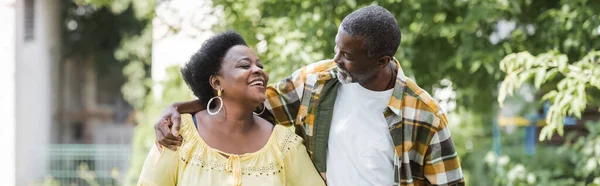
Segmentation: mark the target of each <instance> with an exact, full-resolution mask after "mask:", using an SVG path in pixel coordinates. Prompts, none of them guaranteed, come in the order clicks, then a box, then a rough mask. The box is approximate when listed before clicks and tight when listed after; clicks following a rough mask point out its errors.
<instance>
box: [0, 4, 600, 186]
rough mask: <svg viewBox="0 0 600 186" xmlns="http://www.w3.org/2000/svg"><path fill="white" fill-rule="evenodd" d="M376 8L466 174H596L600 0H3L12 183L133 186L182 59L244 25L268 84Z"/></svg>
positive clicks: (599, 181)
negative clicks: (392, 20) (345, 23)
mask: <svg viewBox="0 0 600 186" xmlns="http://www.w3.org/2000/svg"><path fill="white" fill-rule="evenodd" d="M371 4H377V5H380V6H383V7H385V8H387V9H388V10H389V11H390V12H392V13H393V14H394V15H395V16H396V19H397V20H398V24H399V25H400V28H401V30H402V42H401V45H400V48H399V50H398V52H397V54H396V56H395V57H396V58H397V59H398V60H399V61H400V63H401V65H402V67H403V69H404V70H405V73H406V74H407V76H409V77H410V78H412V79H414V80H416V81H417V82H418V84H419V85H420V86H421V87H423V88H424V89H426V90H427V91H428V92H429V93H430V94H431V95H432V96H433V97H434V98H435V99H437V101H438V102H439V104H440V105H441V107H442V108H443V109H444V110H445V111H446V112H447V113H448V117H449V120H450V128H451V130H452V135H453V138H454V143H455V145H456V148H457V151H458V153H459V156H460V159H461V164H462V166H463V171H464V174H465V178H466V181H467V183H468V185H600V110H599V106H600V63H599V62H598V58H599V57H600V40H599V38H600V16H599V14H598V12H600V1H597V0H469V1H467V0H455V1H444V0H383V1H366V0H333V1H331V0H311V1H301V0H212V1H211V0H118V1H112V0H0V17H1V18H2V19H3V21H2V23H1V24H0V61H2V63H1V67H0V77H1V78H0V86H1V87H3V88H2V91H0V95H1V97H0V99H1V100H2V101H1V104H0V117H1V118H3V120H4V122H2V124H1V125H0V128H1V130H0V146H1V147H2V151H0V164H1V166H0V183H1V185H90V186H97V185H134V184H135V183H136V181H137V177H138V175H139V172H140V169H141V166H142V164H143V162H144V160H145V157H146V154H147V153H148V151H149V148H150V147H151V145H153V142H154V139H155V136H154V130H153V128H152V125H153V124H154V122H155V121H156V120H157V118H158V117H159V116H160V113H161V111H162V109H163V108H164V107H165V106H167V105H168V104H170V103H172V102H174V101H185V100H190V99H193V96H192V94H191V93H190V91H189V90H188V88H187V86H186V85H185V83H184V82H183V81H182V79H181V78H180V75H179V71H178V69H179V66H180V65H181V64H183V63H185V62H186V61H187V59H188V58H189V57H190V56H191V54H192V53H194V52H195V51H196V50H197V49H199V47H200V46H201V44H202V42H203V41H204V40H205V39H206V38H208V37H209V36H211V35H213V34H214V33H218V32H221V31H225V30H229V29H234V30H236V31H238V32H240V33H241V34H242V35H243V36H244V38H245V39H246V40H247V41H248V42H249V44H250V46H251V47H252V48H254V49H255V51H257V53H258V54H259V56H260V57H261V59H262V61H263V62H264V64H265V71H266V72H268V73H269V74H270V76H271V80H273V81H272V82H274V81H275V80H278V79H280V78H282V77H285V76H286V75H288V74H290V73H291V72H293V70H295V69H298V68H299V67H302V66H304V65H306V64H309V63H312V62H315V61H318V60H321V59H329V58H332V57H333V48H334V37H335V34H336V32H337V28H338V26H339V24H340V22H341V20H342V19H343V18H344V16H345V15H347V14H349V13H350V12H352V11H353V10H356V9H358V8H360V7H363V6H367V5H371Z"/></svg>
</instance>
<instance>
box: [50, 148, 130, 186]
mask: <svg viewBox="0 0 600 186" xmlns="http://www.w3.org/2000/svg"><path fill="white" fill-rule="evenodd" d="M130 154H131V146H130V145H120V144H119V145H113V144H110V145H108V144H106V145H104V144H53V145H51V146H50V153H49V161H50V162H49V171H48V172H49V174H50V175H51V176H52V179H53V180H54V181H58V182H59V183H60V185H77V186H79V185H82V186H85V185H90V186H96V185H102V186H105V185H106V186H109V185H122V183H123V180H124V177H125V174H126V173H127V168H128V166H129V156H130Z"/></svg>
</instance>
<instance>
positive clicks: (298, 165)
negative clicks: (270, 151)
mask: <svg viewBox="0 0 600 186" xmlns="http://www.w3.org/2000/svg"><path fill="white" fill-rule="evenodd" d="M290 145H291V146H290V151H289V152H288V153H287V154H286V155H285V158H284V163H285V165H284V171H285V177H286V182H287V183H286V185H325V182H324V181H323V178H321V176H320V175H319V173H318V172H317V169H316V168H315V166H314V165H313V163H312V161H311V160H310V158H309V157H308V153H307V152H306V147H304V145H303V144H302V139H301V138H299V137H298V138H296V140H295V141H294V142H292V144H290Z"/></svg>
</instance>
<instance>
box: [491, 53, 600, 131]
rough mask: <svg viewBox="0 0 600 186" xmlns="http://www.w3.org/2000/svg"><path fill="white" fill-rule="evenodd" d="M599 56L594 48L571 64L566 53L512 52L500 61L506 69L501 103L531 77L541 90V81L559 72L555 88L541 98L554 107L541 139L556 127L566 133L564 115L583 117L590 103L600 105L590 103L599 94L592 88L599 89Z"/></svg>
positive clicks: (499, 98)
mask: <svg viewBox="0 0 600 186" xmlns="http://www.w3.org/2000/svg"><path fill="white" fill-rule="evenodd" d="M598 57H600V52H598V51H592V52H590V53H589V54H588V55H586V56H585V57H583V59H582V60H580V61H577V62H574V63H572V64H569V62H568V57H567V55H565V54H557V53H556V52H548V53H543V54H540V55H538V56H533V55H531V54H530V53H529V52H520V53H515V54H510V55H508V56H506V58H504V59H503V60H502V61H501V62H500V69H501V70H502V71H504V72H506V77H505V80H504V81H503V82H502V84H501V85H500V90H499V95H498V102H499V103H500V104H502V102H503V101H504V99H505V98H506V96H507V95H512V93H513V91H514V90H515V89H517V88H519V87H520V86H522V85H523V84H524V83H527V82H529V81H530V80H532V79H533V84H534V85H535V87H536V88H538V89H539V88H541V86H542V84H544V83H545V82H547V81H551V80H553V79H554V77H556V76H557V75H560V77H561V79H560V80H559V81H557V82H558V83H557V85H556V88H554V89H552V90H550V91H548V92H547V93H545V94H544V96H543V97H542V98H541V101H546V100H547V101H550V102H551V103H552V106H550V109H549V110H548V114H547V116H546V123H547V125H546V126H545V127H544V128H543V129H542V131H541V134H540V140H543V139H549V138H550V137H552V134H553V132H554V131H555V130H556V131H558V134H560V135H563V133H564V131H563V121H564V120H563V118H564V117H565V116H576V117H577V118H581V113H582V112H583V111H584V109H585V108H586V106H587V105H588V104H593V105H600V102H595V103H594V102H592V103H588V100H589V99H592V98H591V97H592V96H598V95H593V94H592V92H591V91H589V89H593V90H596V91H597V90H600V64H599V63H598V62H597V60H598ZM586 90H588V91H586Z"/></svg>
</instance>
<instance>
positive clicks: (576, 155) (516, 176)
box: [485, 121, 600, 186]
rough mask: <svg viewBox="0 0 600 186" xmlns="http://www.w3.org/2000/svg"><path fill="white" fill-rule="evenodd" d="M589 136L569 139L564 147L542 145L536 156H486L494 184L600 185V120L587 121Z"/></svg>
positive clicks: (514, 154) (489, 154)
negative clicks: (492, 171) (492, 172)
mask: <svg viewBox="0 0 600 186" xmlns="http://www.w3.org/2000/svg"><path fill="white" fill-rule="evenodd" d="M586 128H587V129H588V130H589V131H590V134H588V135H587V136H586V137H580V138H578V139H575V140H569V141H568V142H567V143H565V144H564V145H562V146H560V147H547V146H546V147H544V146H542V147H541V148H538V150H537V151H538V152H537V154H536V155H535V156H533V157H530V156H523V155H521V156H519V155H517V154H516V153H514V152H518V150H516V149H515V150H514V151H509V155H503V156H496V155H494V153H492V152H489V153H488V154H487V155H486V156H485V157H486V158H485V159H486V162H487V165H488V169H491V170H495V172H494V174H493V175H490V178H493V184H494V185H550V186H553V185H556V186H560V185H600V171H599V170H600V169H599V168H598V167H600V148H599V147H600V122H598V121H596V122H589V123H586ZM570 138H572V137H570ZM510 157H513V158H510Z"/></svg>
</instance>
